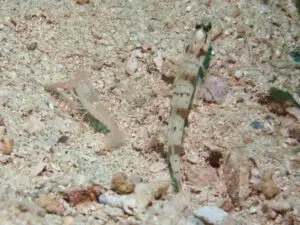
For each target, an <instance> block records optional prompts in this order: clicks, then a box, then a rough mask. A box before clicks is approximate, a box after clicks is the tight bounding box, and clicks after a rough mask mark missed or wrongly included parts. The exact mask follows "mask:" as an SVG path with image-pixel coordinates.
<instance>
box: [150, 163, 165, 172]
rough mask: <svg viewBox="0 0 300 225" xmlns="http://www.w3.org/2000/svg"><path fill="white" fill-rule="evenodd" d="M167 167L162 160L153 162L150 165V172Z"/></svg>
mask: <svg viewBox="0 0 300 225" xmlns="http://www.w3.org/2000/svg"><path fill="white" fill-rule="evenodd" d="M167 167H168V164H166V163H164V162H155V163H153V164H152V165H151V166H150V172H152V173H157V172H159V171H162V170H164V169H166V168H167Z"/></svg>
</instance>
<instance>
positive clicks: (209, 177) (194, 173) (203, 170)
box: [186, 166, 218, 188]
mask: <svg viewBox="0 0 300 225" xmlns="http://www.w3.org/2000/svg"><path fill="white" fill-rule="evenodd" d="M186 179H187V181H188V183H189V184H190V185H192V186H194V187H198V188H199V187H205V186H208V185H211V184H213V183H214V182H216V181H217V180H218V175H217V172H216V169H214V168H212V167H204V166H203V167H195V168H194V167H192V168H191V167H190V168H189V170H188V171H186Z"/></svg>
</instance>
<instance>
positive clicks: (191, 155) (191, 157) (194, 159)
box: [187, 152, 201, 164]
mask: <svg viewBox="0 0 300 225" xmlns="http://www.w3.org/2000/svg"><path fill="white" fill-rule="evenodd" d="M187 161H188V162H190V163H192V164H199V163H200V162H201V158H200V157H199V155H198V154H196V153H195V152H188V153H187Z"/></svg>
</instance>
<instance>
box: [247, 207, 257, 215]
mask: <svg viewBox="0 0 300 225" xmlns="http://www.w3.org/2000/svg"><path fill="white" fill-rule="evenodd" d="M249 212H250V213H251V214H256V213H257V208H255V207H251V208H250V209H249Z"/></svg>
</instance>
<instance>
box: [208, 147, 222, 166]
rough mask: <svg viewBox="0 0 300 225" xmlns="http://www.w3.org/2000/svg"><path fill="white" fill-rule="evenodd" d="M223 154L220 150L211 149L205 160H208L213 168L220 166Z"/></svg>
mask: <svg viewBox="0 0 300 225" xmlns="http://www.w3.org/2000/svg"><path fill="white" fill-rule="evenodd" d="M222 158H223V155H222V153H221V152H217V151H212V152H210V154H209V156H208V157H207V158H206V162H208V163H209V164H210V165H211V166H212V167H213V168H220V166H221V163H222Z"/></svg>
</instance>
